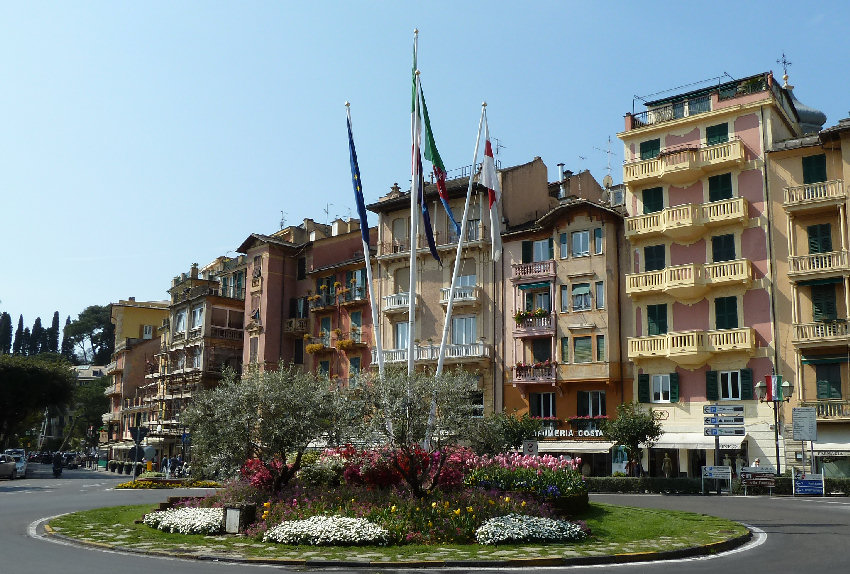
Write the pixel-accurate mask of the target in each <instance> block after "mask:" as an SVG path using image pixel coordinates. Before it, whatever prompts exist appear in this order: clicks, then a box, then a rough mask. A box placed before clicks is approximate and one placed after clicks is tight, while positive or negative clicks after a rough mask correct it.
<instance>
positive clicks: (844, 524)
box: [0, 464, 850, 574]
mask: <svg viewBox="0 0 850 574" xmlns="http://www.w3.org/2000/svg"><path fill="white" fill-rule="evenodd" d="M125 478H126V477H119V476H118V475H116V474H113V473H108V472H96V471H91V470H86V469H77V470H71V471H69V470H66V471H65V472H64V473H63V475H62V478H60V479H54V478H53V477H52V476H51V473H50V466H49V465H39V464H35V465H32V466H31V467H30V472H29V473H28V476H27V478H24V479H18V480H15V481H5V480H4V481H0V555H2V556H4V560H11V562H12V563H14V564H16V565H17V566H18V567H19V568H18V570H19V571H22V572H34V573H48V572H51V571H53V570H56V571H57V572H61V573H62V574H78V573H79V574H91V573H92V572H113V571H114V572H121V573H122V574H149V573H150V572H151V571H159V570H161V569H164V570H165V571H168V572H170V573H172V572H175V573H183V572H186V573H196V572H197V573H202V572H203V573H213V574H216V573H219V572H222V573H224V572H228V573H233V572H234V571H236V572H262V571H261V570H259V571H258V570H257V568H261V567H260V566H248V565H233V564H222V563H215V562H197V561H182V560H171V559H167V558H154V557H146V556H135V555H121V554H117V553H113V552H108V551H99V550H92V549H88V548H80V547H76V546H70V545H62V544H56V543H53V542H48V541H45V540H43V539H38V538H32V537H30V536H29V535H28V534H27V530H28V527H29V526H30V524H32V523H33V522H34V521H36V520H38V519H40V518H44V517H47V516H51V515H55V514H61V513H64V512H70V511H73V510H81V509H87V508H96V507H99V506H111V505H119V504H142V503H155V502H159V501H161V500H163V499H164V497H165V496H167V494H166V492H168V491H114V490H111V487H112V486H113V485H114V484H115V483H117V482H119V481H121V480H123V479H125ZM592 499H593V500H598V501H602V502H610V503H614V504H623V505H630V506H641V507H653V508H668V509H682V510H690V511H694V512H702V513H706V514H713V515H716V516H723V517H726V518H731V519H733V520H738V521H741V522H744V523H746V524H749V525H751V526H754V527H756V528H758V529H760V530H762V531H764V533H765V534H766V537H765V538H764V541H763V543H762V544H760V545H753V546H752V547H749V548H746V549H744V550H742V551H738V552H734V553H730V554H726V555H722V556H718V557H713V558H710V559H704V558H703V559H692V560H684V561H678V562H676V563H674V564H671V563H669V562H667V563H655V564H630V565H619V566H606V567H604V568H603V570H611V571H615V572H626V573H629V574H631V573H633V572H664V573H665V574H666V573H668V572H670V571H671V568H675V570H676V571H677V572H688V573H691V572H693V573H709V572H710V573H712V574H718V573H720V574H725V573H726V572H735V573H743V574H750V573H752V574H757V573H759V572H765V571H767V572H775V573H785V572H800V571H806V572H811V571H815V572H818V571H820V572H845V571H846V569H847V566H846V558H845V555H846V544H847V540H850V499H847V498H827V499H812V498H807V499H789V498H773V499H771V498H767V497H748V498H747V497H728V496H724V497H720V498H718V497H701V496H660V495H659V496H656V495H643V496H636V495H593V496H592ZM165 561H167V562H165ZM4 564H5V562H4ZM262 568H270V567H262ZM275 569H277V568H275ZM281 569H282V570H290V571H294V570H296V569H293V568H290V569H287V568H281ZM369 570H370V569H363V568H358V569H356V571H357V572H367V571H369ZM546 570H550V571H551V570H556V571H567V570H569V571H570V572H575V571H591V568H588V567H576V568H564V569H553V568H547V569H546ZM592 570H593V571H595V572H598V571H599V570H600V567H594V568H592ZM3 571H4V572H5V569H4V570H3ZM418 571H419V572H422V570H418ZM470 571H476V572H480V571H481V569H480V568H477V569H474V570H473V569H471V570H470ZM383 572H387V570H384V571H383Z"/></svg>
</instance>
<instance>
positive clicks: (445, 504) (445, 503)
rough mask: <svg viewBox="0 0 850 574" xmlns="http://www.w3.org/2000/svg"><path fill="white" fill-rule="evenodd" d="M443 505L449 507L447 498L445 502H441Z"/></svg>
mask: <svg viewBox="0 0 850 574" xmlns="http://www.w3.org/2000/svg"><path fill="white" fill-rule="evenodd" d="M443 506H445V507H446V508H448V507H449V501H448V500H447V501H446V502H444V503H443Z"/></svg>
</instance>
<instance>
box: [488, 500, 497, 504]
mask: <svg viewBox="0 0 850 574" xmlns="http://www.w3.org/2000/svg"><path fill="white" fill-rule="evenodd" d="M487 502H489V503H490V504H491V505H493V504H496V503H495V502H493V500H488V501H487Z"/></svg>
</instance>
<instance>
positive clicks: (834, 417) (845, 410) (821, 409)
mask: <svg viewBox="0 0 850 574" xmlns="http://www.w3.org/2000/svg"><path fill="white" fill-rule="evenodd" d="M800 406H801V407H815V409H817V410H816V412H817V419H818V422H830V421H842V422H846V421H848V420H850V401H841V400H839V401H832V400H820V401H801V402H800Z"/></svg>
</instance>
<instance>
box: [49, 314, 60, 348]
mask: <svg viewBox="0 0 850 574" xmlns="http://www.w3.org/2000/svg"><path fill="white" fill-rule="evenodd" d="M47 351H48V352H50V353H58V352H59V311H54V312H53V324H51V325H50V328H49V329H48V330H47Z"/></svg>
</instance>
